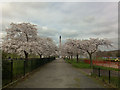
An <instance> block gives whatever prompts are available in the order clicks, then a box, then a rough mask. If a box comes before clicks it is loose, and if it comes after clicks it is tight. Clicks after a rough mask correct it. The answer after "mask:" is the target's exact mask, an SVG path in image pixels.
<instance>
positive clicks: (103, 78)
mask: <svg viewBox="0 0 120 90" xmlns="http://www.w3.org/2000/svg"><path fill="white" fill-rule="evenodd" d="M65 61H66V62H67V63H70V64H72V66H73V67H76V68H82V69H92V68H91V67H90V64H88V63H84V62H83V60H81V61H80V60H79V62H78V63H77V62H76V59H72V60H68V59H65ZM95 67H97V68H100V69H103V70H113V71H118V70H119V69H115V68H109V67H103V66H95ZM92 77H96V78H98V79H99V80H101V81H103V82H105V83H107V84H109V78H108V76H103V75H102V76H101V77H98V75H95V74H92ZM118 81H119V79H118V77H113V76H111V77H110V84H109V85H110V86H113V87H117V86H118Z"/></svg>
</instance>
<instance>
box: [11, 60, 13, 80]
mask: <svg viewBox="0 0 120 90" xmlns="http://www.w3.org/2000/svg"><path fill="white" fill-rule="evenodd" d="M12 81H13V60H12V59H11V82H12Z"/></svg>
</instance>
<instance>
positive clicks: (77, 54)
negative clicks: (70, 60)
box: [77, 54, 78, 63]
mask: <svg viewBox="0 0 120 90" xmlns="http://www.w3.org/2000/svg"><path fill="white" fill-rule="evenodd" d="M77 63H78V54H77Z"/></svg>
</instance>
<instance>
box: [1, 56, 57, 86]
mask: <svg viewBox="0 0 120 90" xmlns="http://www.w3.org/2000/svg"><path fill="white" fill-rule="evenodd" d="M52 60H55V57H50V58H41V59H39V58H31V59H27V60H25V59H18V60H15V59H12V60H2V86H5V85H7V84H9V83H11V82H13V81H16V80H17V79H19V78H21V77H24V76H25V75H27V74H28V73H29V72H31V71H33V70H34V69H36V68H38V67H40V66H42V65H44V64H46V63H48V62H51V61H52Z"/></svg>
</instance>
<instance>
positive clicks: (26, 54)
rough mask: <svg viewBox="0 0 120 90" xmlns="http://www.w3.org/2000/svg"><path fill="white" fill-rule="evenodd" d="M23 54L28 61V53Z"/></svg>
mask: <svg viewBox="0 0 120 90" xmlns="http://www.w3.org/2000/svg"><path fill="white" fill-rule="evenodd" d="M24 54H25V59H28V53H27V52H26V51H24Z"/></svg>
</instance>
